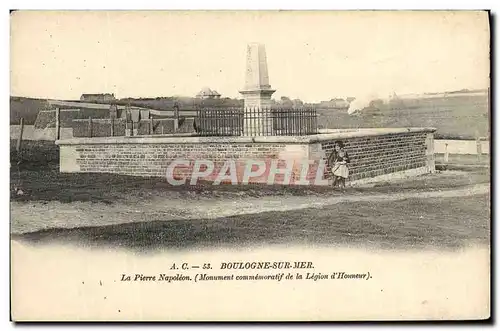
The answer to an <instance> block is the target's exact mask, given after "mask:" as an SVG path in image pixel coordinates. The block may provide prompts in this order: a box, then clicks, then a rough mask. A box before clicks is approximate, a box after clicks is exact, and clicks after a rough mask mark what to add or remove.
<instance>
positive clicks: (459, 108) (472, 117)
mask: <svg viewBox="0 0 500 331" xmlns="http://www.w3.org/2000/svg"><path fill="white" fill-rule="evenodd" d="M319 116H320V119H319V121H318V123H320V124H321V126H322V127H324V128H361V127H435V128H437V132H436V135H435V137H436V139H474V138H475V134H476V131H477V132H478V133H479V135H480V136H486V137H487V136H489V113H488V100H487V96H486V95H484V96H454V97H447V98H435V99H420V100H411V103H410V104H408V106H407V107H405V106H400V107H397V108H390V107H385V108H382V109H381V110H380V112H372V111H370V112H365V113H361V115H359V116H350V115H348V114H346V113H345V112H342V111H336V110H325V109H320V110H319Z"/></svg>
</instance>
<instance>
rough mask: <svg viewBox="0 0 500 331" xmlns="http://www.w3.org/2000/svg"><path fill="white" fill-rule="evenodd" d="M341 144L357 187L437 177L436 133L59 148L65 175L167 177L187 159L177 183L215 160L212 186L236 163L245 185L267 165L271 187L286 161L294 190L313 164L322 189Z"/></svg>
mask: <svg viewBox="0 0 500 331" xmlns="http://www.w3.org/2000/svg"><path fill="white" fill-rule="evenodd" d="M337 140H341V141H343V142H344V143H345V145H346V150H347V152H348V153H349V155H350V157H351V164H350V169H351V177H350V181H351V182H353V181H359V180H363V179H366V178H374V177H377V176H384V175H388V174H389V175H390V174H393V173H399V172H402V171H408V170H415V169H418V173H425V172H433V171H434V154H433V130H432V129H390V130H386V129H378V130H359V131H355V132H337V133H324V134H318V135H313V136H302V137H253V138H252V137H230V138H222V137H188V136H186V137H178V136H176V137H174V136H173V137H112V138H109V137H108V138H75V139H69V140H60V141H58V142H57V144H58V145H60V148H61V160H60V170H61V171H62V172H96V173H98V172H106V173H117V174H125V175H133V176H147V177H150V176H151V177H165V176H166V173H167V168H168V166H169V165H170V164H171V163H172V161H174V160H179V159H182V160H188V161H190V163H189V164H187V165H184V166H177V167H176V168H175V171H174V177H175V178H176V179H182V178H189V176H190V174H191V173H192V169H193V166H194V163H195V161H196V160H210V161H212V162H214V164H215V169H214V171H212V172H211V175H210V176H207V177H205V178H203V179H204V180H209V181H210V180H215V179H216V177H217V176H218V174H219V172H220V170H221V169H222V168H223V166H224V163H225V162H226V161H227V160H234V162H235V164H236V173H237V179H238V182H241V180H242V178H243V173H244V171H245V166H246V164H247V162H246V161H247V160H258V161H261V162H263V163H264V164H265V172H264V173H263V174H262V175H260V176H258V177H255V178H251V180H250V182H260V183H262V182H267V181H268V178H269V173H270V169H271V164H272V162H275V161H279V162H278V167H279V168H284V167H285V166H286V165H287V163H285V162H284V161H286V162H288V164H290V163H291V164H292V180H291V182H292V184H293V183H297V181H298V180H299V177H300V174H301V169H302V168H301V167H302V165H303V164H304V161H310V162H311V163H312V164H311V165H310V166H309V171H308V172H307V180H308V183H309V184H313V183H315V184H318V183H317V182H316V179H317V178H318V177H317V173H318V169H320V170H319V172H320V173H321V172H322V171H323V173H321V175H323V174H326V175H328V174H329V172H328V167H327V168H326V169H323V168H321V167H320V165H321V162H324V160H326V159H327V157H328V155H329V153H330V152H331V150H332V148H333V144H334V142H335V141H337ZM291 161H293V162H291ZM257 167H258V166H257ZM201 170H204V168H203V167H202V169H201ZM252 170H255V169H254V168H253V167H252ZM275 178H276V181H275V183H280V182H281V181H282V180H283V179H284V175H283V174H278V175H276V177H275ZM302 184H304V183H303V182H302ZM324 184H325V182H324V181H323V182H322V184H321V185H324Z"/></svg>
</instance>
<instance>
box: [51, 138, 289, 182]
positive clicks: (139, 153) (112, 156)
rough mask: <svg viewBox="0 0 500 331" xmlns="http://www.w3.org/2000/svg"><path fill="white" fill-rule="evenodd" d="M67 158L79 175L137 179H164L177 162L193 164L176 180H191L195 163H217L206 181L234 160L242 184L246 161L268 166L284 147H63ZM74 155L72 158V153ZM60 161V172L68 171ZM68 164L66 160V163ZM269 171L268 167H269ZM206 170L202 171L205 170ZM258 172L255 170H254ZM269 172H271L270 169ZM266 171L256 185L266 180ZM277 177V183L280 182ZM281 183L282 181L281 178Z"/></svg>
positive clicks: (181, 169)
mask: <svg viewBox="0 0 500 331" xmlns="http://www.w3.org/2000/svg"><path fill="white" fill-rule="evenodd" d="M62 148H63V149H65V153H63V154H65V155H67V156H70V157H71V158H72V159H73V160H72V163H74V164H73V166H76V168H75V169H74V170H76V171H78V172H107V173H117V174H127V175H134V176H147V177H165V176H166V171H167V167H168V165H169V164H170V163H171V162H172V161H174V160H178V159H183V160H191V164H190V165H188V166H177V167H176V168H175V172H174V174H175V176H174V177H175V178H177V179H179V178H184V177H189V174H191V172H192V169H193V166H194V161H195V160H210V161H212V162H214V168H215V170H214V172H213V175H212V176H210V177H207V178H204V179H205V180H215V178H216V177H217V174H218V173H219V170H220V169H221V168H222V166H223V165H224V163H225V162H226V160H228V159H232V160H235V163H236V168H237V178H238V181H241V180H242V176H243V172H244V166H245V160H248V159H257V160H265V161H266V165H267V164H268V163H270V162H269V161H270V160H272V159H277V158H278V156H279V154H280V152H282V151H283V150H284V149H285V148H286V145H284V144H224V145H222V144H108V145H105V144H98V145H69V146H62ZM70 149H71V150H70ZM68 152H70V154H72V155H69V153H68ZM64 161H65V160H63V159H62V158H61V171H65V168H66V170H67V167H65V166H64V164H63V162H64ZM66 161H67V160H66ZM267 168H268V167H267ZM202 170H203V168H202ZM254 170H255V169H254ZM268 170H269V169H268ZM268 170H267V171H266V172H265V173H264V174H263V175H262V176H260V177H257V178H255V179H254V180H253V181H254V182H259V181H262V178H264V179H265V178H267V175H268V172H269V171H268ZM280 178H281V177H280V175H277V180H278V181H279V180H280ZM281 179H282V178H281Z"/></svg>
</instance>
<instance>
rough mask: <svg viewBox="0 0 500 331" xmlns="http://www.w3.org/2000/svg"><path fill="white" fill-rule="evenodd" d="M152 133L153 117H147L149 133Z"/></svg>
mask: <svg viewBox="0 0 500 331" xmlns="http://www.w3.org/2000/svg"><path fill="white" fill-rule="evenodd" d="M153 133H154V127H153V118H152V117H150V118H149V134H150V135H151V134H153Z"/></svg>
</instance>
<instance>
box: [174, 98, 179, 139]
mask: <svg viewBox="0 0 500 331" xmlns="http://www.w3.org/2000/svg"><path fill="white" fill-rule="evenodd" d="M178 129H179V105H177V104H176V105H174V132H177V130H178Z"/></svg>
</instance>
